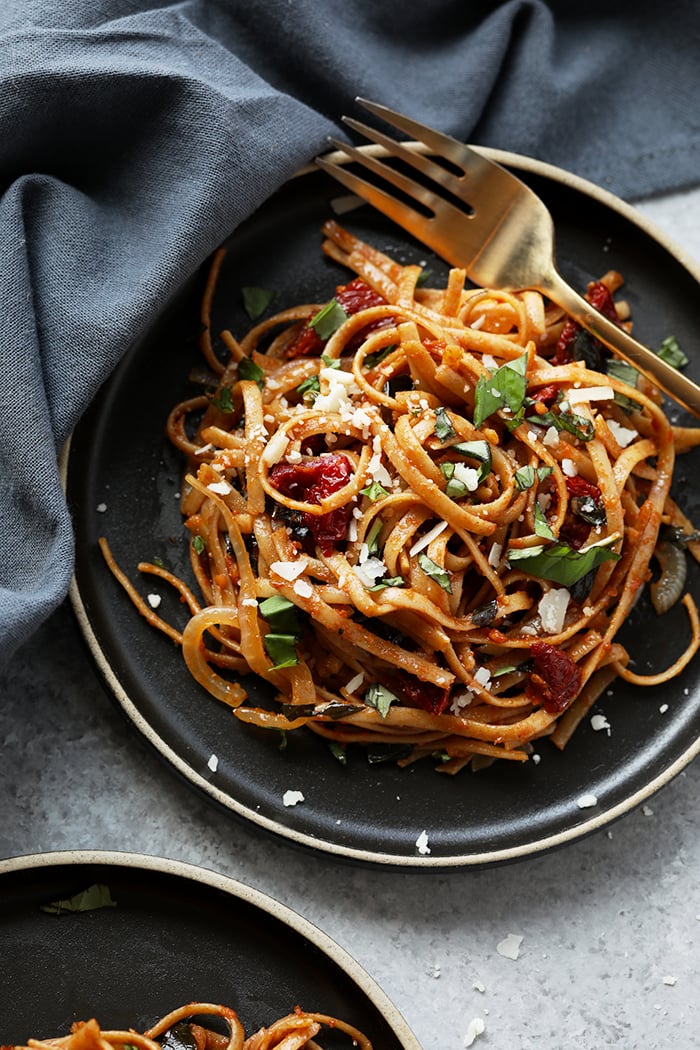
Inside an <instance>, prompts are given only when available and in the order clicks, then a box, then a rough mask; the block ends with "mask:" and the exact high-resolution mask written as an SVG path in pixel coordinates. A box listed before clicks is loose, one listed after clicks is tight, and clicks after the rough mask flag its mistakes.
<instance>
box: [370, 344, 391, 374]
mask: <svg viewBox="0 0 700 1050" xmlns="http://www.w3.org/2000/svg"><path fill="white" fill-rule="evenodd" d="M395 349H396V343H391V344H390V345H389V346H383V347H382V348H381V350H375V351H374V353H373V354H367V357H366V358H365V359H364V361H363V362H362V367H363V368H366V369H370V368H376V367H377V365H380V364H381V363H382V361H383V360H384V358H385V357H388V356H389V354H390V353H391V352H392V351H393V350H395Z"/></svg>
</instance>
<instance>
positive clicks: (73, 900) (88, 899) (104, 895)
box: [40, 882, 117, 915]
mask: <svg viewBox="0 0 700 1050" xmlns="http://www.w3.org/2000/svg"><path fill="white" fill-rule="evenodd" d="M116 906H117V902H116V901H115V900H113V899H112V894H111V892H110V889H109V886H105V885H104V884H103V883H101V882H95V883H93V885H92V886H88V887H87V889H84V890H81V891H80V892H79V893H76V894H74V895H73V896H72V897H67V898H66V899H65V900H58V901H51V903H50V904H42V905H40V908H41V911H45V912H46V914H47V915H67V914H70V913H74V912H81V911H96V910H97V909H98V908H116Z"/></svg>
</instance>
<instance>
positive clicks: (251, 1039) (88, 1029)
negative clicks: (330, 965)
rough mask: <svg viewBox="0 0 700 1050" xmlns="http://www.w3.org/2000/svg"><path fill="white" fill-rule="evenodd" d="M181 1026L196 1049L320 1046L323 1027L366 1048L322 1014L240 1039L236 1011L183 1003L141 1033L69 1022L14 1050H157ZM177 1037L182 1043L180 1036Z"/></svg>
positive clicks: (310, 1049) (296, 1017)
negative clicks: (218, 1023)
mask: <svg viewBox="0 0 700 1050" xmlns="http://www.w3.org/2000/svg"><path fill="white" fill-rule="evenodd" d="M204 1016H212V1017H219V1018H221V1019H222V1020H223V1022H224V1023H225V1025H226V1027H227V1028H228V1034H227V1035H221V1034H219V1033H218V1032H214V1031H211V1030H210V1029H208V1028H203V1027H202V1026H201V1024H199V1023H196V1024H195V1023H191V1020H190V1019H191V1018H197V1020H198V1021H199V1019H201V1018H202V1017H204ZM182 1025H187V1033H186V1045H188V1046H189V1045H192V1044H194V1046H195V1047H196V1050H275V1047H278V1048H279V1050H304V1048H306V1050H321V1048H320V1046H319V1044H318V1043H317V1042H315V1037H316V1036H317V1035H318V1034H319V1032H321V1031H322V1029H323V1028H327V1029H333V1030H334V1031H337V1032H343V1033H344V1034H345V1035H347V1036H348V1045H349V1046H357V1047H359V1048H360V1050H372V1044H371V1042H370V1041H369V1039H368V1038H367V1036H365V1035H363V1034H362V1032H360V1031H359V1030H358V1029H357V1028H355V1027H354V1026H353V1025H350V1024H347V1023H346V1022H345V1021H341V1020H339V1019H338V1018H336V1017H329V1016H327V1015H326V1014H317V1013H306V1012H305V1011H304V1010H301V1009H299V1008H298V1007H297V1009H296V1010H294V1011H293V1012H292V1013H290V1014H287V1015H286V1016H285V1017H281V1018H279V1020H277V1021H275V1022H274V1023H273V1024H271V1025H270V1026H269V1027H267V1028H261V1029H260V1030H259V1031H257V1032H255V1033H253V1034H252V1035H250V1036H248V1038H246V1037H245V1033H244V1031H243V1026H242V1025H241V1022H240V1021H239V1019H238V1016H237V1015H236V1011H235V1010H233V1009H232V1008H231V1007H228V1006H220V1005H217V1004H213V1003H188V1004H186V1005H185V1006H181V1007H178V1008H177V1009H176V1010H173V1011H171V1013H169V1014H167V1015H166V1016H165V1017H162V1018H161V1019H160V1020H159V1021H157V1022H156V1024H154V1025H153V1026H152V1027H151V1028H149V1029H148V1031H146V1032H143V1033H139V1032H136V1031H134V1030H133V1029H128V1030H126V1031H105V1030H103V1029H101V1028H100V1026H99V1024H98V1023H97V1021H96V1020H94V1019H91V1020H89V1021H85V1022H78V1023H77V1024H74V1025H73V1027H72V1029H71V1032H70V1034H69V1035H65V1036H59V1037H58V1038H54V1039H30V1040H29V1041H28V1043H27V1046H26V1047H22V1048H19V1047H16V1048H15V1050H113V1048H114V1050H161V1041H162V1039H163V1037H165V1036H167V1034H168V1032H169V1031H170V1030H171V1029H174V1028H175V1026H177V1031H178V1032H179V1034H180V1035H181V1036H182V1034H183V1033H182V1030H181V1029H182ZM179 1041H180V1042H183V1040H182V1039H180V1040H179Z"/></svg>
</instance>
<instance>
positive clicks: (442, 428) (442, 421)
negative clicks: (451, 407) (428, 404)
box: [435, 408, 457, 441]
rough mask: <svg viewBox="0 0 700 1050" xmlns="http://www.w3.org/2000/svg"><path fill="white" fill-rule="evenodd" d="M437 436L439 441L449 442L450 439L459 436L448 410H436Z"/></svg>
mask: <svg viewBox="0 0 700 1050" xmlns="http://www.w3.org/2000/svg"><path fill="white" fill-rule="evenodd" d="M435 434H436V436H437V438H438V440H439V441H447V440H448V438H453V437H456V436H457V434H456V432H455V428H454V427H453V426H452V423H451V422H450V417H449V416H448V414H447V409H446V408H436V409H435Z"/></svg>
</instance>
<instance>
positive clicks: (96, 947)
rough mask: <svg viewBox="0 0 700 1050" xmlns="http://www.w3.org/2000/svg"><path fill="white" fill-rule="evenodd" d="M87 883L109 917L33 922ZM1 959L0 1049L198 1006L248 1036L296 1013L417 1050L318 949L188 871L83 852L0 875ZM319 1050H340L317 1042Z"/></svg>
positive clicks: (315, 940)
mask: <svg viewBox="0 0 700 1050" xmlns="http://www.w3.org/2000/svg"><path fill="white" fill-rule="evenodd" d="M94 883H101V884H103V885H106V886H107V887H108V888H109V890H110V895H111V897H112V899H113V900H114V901H116V907H113V908H112V907H108V908H100V909H98V910H94V911H87V912H82V913H77V914H64V915H51V914H47V913H46V912H44V911H42V906H45V905H47V904H50V903H51V902H54V901H57V900H64V899H66V898H68V897H71V896H73V895H74V894H75V893H77V892H79V891H80V890H83V889H86V888H87V887H89V886H91V885H93V884H94ZM0 949H1V950H2V960H3V962H2V1011H1V1015H2V1016H1V1017H0V1043H3V1044H12V1043H15V1042H17V1043H20V1042H21V1043H24V1042H25V1041H26V1040H27V1039H28V1038H29V1037H30V1036H34V1037H44V1038H46V1037H49V1036H53V1035H64V1034H67V1033H68V1032H69V1030H70V1025H71V1023H72V1022H73V1021H76V1020H87V1019H88V1018H90V1017H96V1018H97V1019H98V1020H99V1021H100V1023H101V1024H102V1025H103V1027H105V1028H122V1029H123V1028H127V1027H132V1028H135V1029H137V1030H138V1031H144V1030H145V1029H146V1028H148V1027H149V1026H150V1025H152V1024H153V1023H154V1022H155V1021H156V1020H157V1019H158V1018H159V1017H161V1016H163V1015H164V1014H166V1013H168V1012H169V1011H170V1010H173V1009H175V1008H176V1007H178V1006H182V1005H184V1004H185V1003H189V1002H192V1001H199V1002H210V1003H224V1004H225V1005H228V1006H232V1007H233V1008H234V1009H235V1010H236V1012H237V1013H238V1016H239V1018H240V1020H241V1023H242V1024H243V1027H244V1029H245V1031H246V1033H247V1034H251V1033H252V1032H254V1031H257V1029H258V1028H260V1027H261V1026H262V1025H263V1024H270V1023H271V1022H272V1021H273V1020H275V1019H276V1018H278V1017H282V1016H284V1015H285V1014H287V1013H289V1012H290V1011H291V1010H293V1009H294V1007H295V1006H296V1005H297V1004H299V1005H300V1006H301V1007H302V1008H303V1009H307V1010H312V1011H318V1012H321V1013H327V1014H331V1015H333V1016H335V1017H339V1018H342V1019H343V1020H345V1021H348V1022H350V1023H351V1024H354V1025H355V1026H356V1027H357V1028H359V1029H360V1030H361V1031H363V1032H364V1033H365V1035H367V1036H368V1037H369V1038H370V1039H371V1041H372V1043H373V1045H374V1046H375V1047H377V1050H380V1048H381V1050H420V1044H419V1043H418V1041H417V1040H416V1038H415V1037H414V1036H413V1035H412V1034H411V1032H410V1030H409V1029H408V1027H407V1025H406V1023H405V1021H404V1020H403V1018H402V1017H401V1016H400V1014H399V1013H398V1011H397V1010H396V1009H395V1007H394V1006H393V1005H392V1004H391V1003H390V1002H389V1000H388V999H387V997H386V996H385V995H384V993H383V992H382V991H381V990H380V989H379V988H378V986H377V985H376V984H375V983H374V981H373V980H372V979H371V978H370V977H369V976H368V974H367V973H365V972H364V971H363V970H362V969H361V968H360V967H359V966H358V964H357V963H356V962H355V961H354V960H353V959H352V958H351V957H350V956H349V955H348V954H347V953H346V952H345V951H343V950H342V949H341V948H339V947H338V945H337V944H335V943H334V942H333V941H332V940H331V939H330V938H329V937H327V936H326V935H325V934H323V933H321V931H320V930H318V929H317V928H316V927H315V926H313V925H312V924H311V923H309V922H307V921H306V920H305V919H302V918H301V917H300V916H299V915H297V914H296V913H294V912H293V911H291V910H290V909H289V908H286V907H283V906H282V905H280V904H278V903H276V902H275V901H273V900H271V899H270V898H269V897H266V896H264V895H263V894H262V893H259V892H257V891H256V890H252V889H250V888H249V887H248V886H244V885H242V884H241V883H239V882H234V881H233V880H232V879H227V878H225V877H223V876H221V875H215V874H214V873H213V872H209V871H204V870H202V869H201V868H195V867H192V866H190V865H187V864H180V863H177V862H174V861H167V860H160V859H156V858H153V857H143V856H137V855H130V854H126V853H82V852H78V853H53V854H47V855H44V856H35V857H20V858H17V859H14V860H9V861H3V862H0ZM319 1038H320V1037H319ZM321 1043H322V1044H323V1046H324V1047H325V1048H327V1050H334V1048H338V1050H341V1048H347V1047H348V1046H349V1040H348V1038H347V1037H340V1036H338V1035H335V1036H334V1035H333V1033H332V1032H329V1031H327V1030H326V1031H324V1035H323V1038H322V1039H321Z"/></svg>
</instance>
